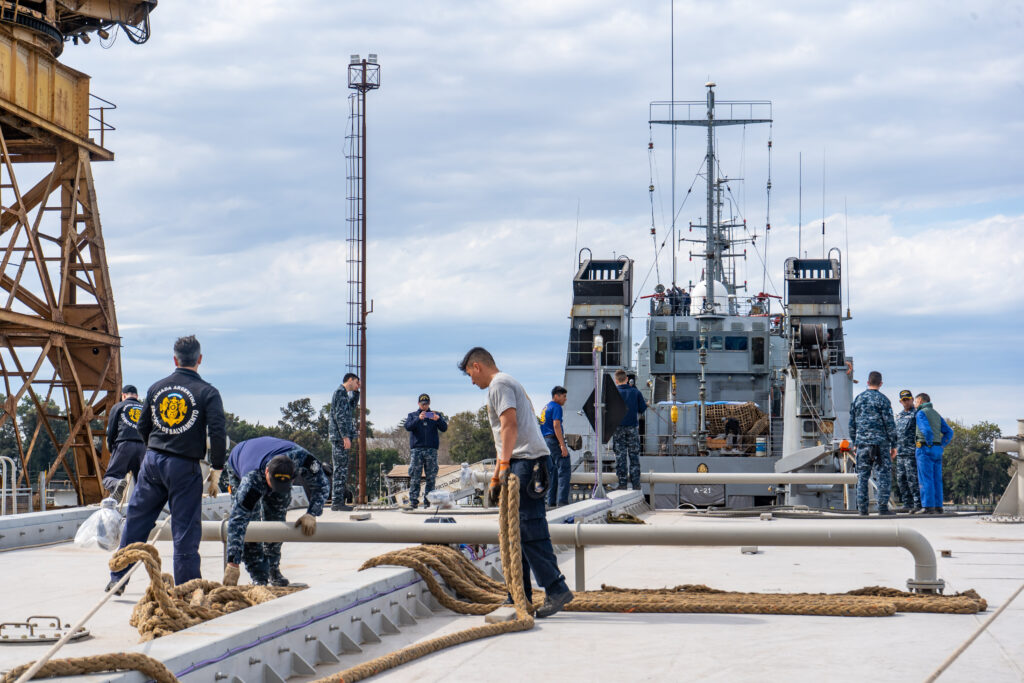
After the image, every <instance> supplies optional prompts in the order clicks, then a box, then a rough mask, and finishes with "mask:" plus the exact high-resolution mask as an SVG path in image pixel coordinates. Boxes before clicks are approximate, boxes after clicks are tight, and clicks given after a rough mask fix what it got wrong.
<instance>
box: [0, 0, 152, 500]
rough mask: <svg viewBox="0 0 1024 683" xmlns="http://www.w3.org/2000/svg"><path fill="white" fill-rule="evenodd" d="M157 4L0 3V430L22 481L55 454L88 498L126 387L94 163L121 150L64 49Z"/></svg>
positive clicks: (138, 20)
mask: <svg viewBox="0 0 1024 683" xmlns="http://www.w3.org/2000/svg"><path fill="white" fill-rule="evenodd" d="M156 4H157V2H156V0H38V1H36V2H30V1H27V0H0V296H2V301H0V375H2V377H3V385H2V386H0V393H2V395H3V396H2V405H0V408H2V412H0V429H6V431H5V432H4V433H5V434H6V435H8V438H9V440H11V441H14V442H15V443H14V445H15V447H16V450H17V458H18V460H20V465H21V467H20V475H19V479H18V485H19V486H32V483H33V482H31V481H29V471H30V466H33V467H34V468H35V469H40V468H41V466H42V464H43V463H40V462H38V461H39V460H40V458H41V456H40V454H41V453H47V459H48V458H49V456H50V455H54V454H56V455H55V458H54V459H53V461H52V462H50V463H46V470H45V471H46V480H47V481H49V480H50V479H51V478H52V477H53V476H54V475H55V474H56V473H57V472H58V471H63V472H64V473H66V474H67V477H68V479H69V480H70V481H71V482H72V484H73V486H74V488H75V490H76V491H77V493H78V499H79V502H80V503H82V504H84V503H89V502H95V501H97V500H99V499H100V498H101V497H102V496H103V495H104V490H103V486H102V483H101V481H102V475H103V471H104V467H105V465H106V463H107V461H108V459H109V453H108V452H107V450H106V444H105V439H103V438H102V435H103V430H104V428H105V424H106V419H107V415H108V412H109V410H110V408H111V407H112V406H113V404H114V403H115V402H116V401H117V400H119V398H120V394H119V390H120V384H121V358H120V346H121V344H120V337H119V336H118V330H117V317H116V315H115V313H114V296H113V292H112V291H111V286H110V274H109V272H108V269H107V258H106V253H105V250H104V246H103V233H102V230H101V228H100V212H99V206H98V203H97V198H96V187H95V185H94V182H93V174H92V163H93V162H94V161H111V160H113V158H114V155H113V153H112V152H111V151H109V150H107V149H106V148H104V147H103V132H104V129H109V124H107V123H106V121H105V120H104V116H103V112H104V110H105V109H106V108H107V107H106V105H108V104H109V103H105V101H103V100H98V98H95V96H93V95H92V94H91V93H90V90H89V76H87V75H86V74H83V73H81V72H79V71H76V70H74V69H71V68H69V67H67V66H66V65H64V64H62V63H61V62H60V61H58V57H59V56H60V54H61V52H62V51H63V49H64V47H65V46H66V45H67V44H68V43H69V42H70V43H73V44H76V45H77V44H78V43H79V42H83V43H88V42H90V41H91V40H92V39H95V38H98V39H100V40H103V39H108V38H110V36H111V34H112V33H114V32H117V31H122V32H123V33H125V34H126V35H127V37H128V39H129V40H131V41H132V42H135V43H143V42H145V41H146V40H147V39H148V38H149V15H150V12H151V11H152V10H153V9H154V8H155V7H156ZM93 102H98V103H99V106H94V104H93ZM104 103H105V104H104ZM97 138H98V139H99V141H98V142H97ZM20 405H24V406H25V408H26V409H27V410H24V411H23V412H21V413H19V406H20ZM29 415H33V417H32V419H31V422H32V423H34V424H29V423H28V416H29ZM23 418H25V419H23ZM5 425H6V427H5ZM51 445H52V447H51Z"/></svg>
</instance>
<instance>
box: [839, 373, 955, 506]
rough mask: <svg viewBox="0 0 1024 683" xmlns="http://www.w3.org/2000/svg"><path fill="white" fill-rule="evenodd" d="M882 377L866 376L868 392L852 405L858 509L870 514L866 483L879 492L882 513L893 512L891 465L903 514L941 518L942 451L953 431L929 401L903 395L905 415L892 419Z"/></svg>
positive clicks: (925, 396)
mask: <svg viewBox="0 0 1024 683" xmlns="http://www.w3.org/2000/svg"><path fill="white" fill-rule="evenodd" d="M881 387H882V373H880V372H878V371H872V372H870V373H868V388H867V390H866V391H864V392H862V393H861V394H859V395H858V396H857V398H855V399H854V401H853V404H852V405H851V406H850V443H852V444H853V450H854V453H855V454H856V457H857V509H858V511H859V513H860V514H861V516H867V515H868V482H869V481H871V480H874V481H875V483H876V486H877V488H878V496H877V501H878V514H879V515H894V514H896V511H894V510H891V509H890V508H889V498H890V495H891V487H892V484H891V481H892V466H893V464H895V466H896V486H897V493H898V498H899V500H900V503H901V506H902V507H901V508H900V510H899V511H900V512H910V513H914V514H942V497H943V496H942V451H943V449H945V447H946V446H947V445H949V442H950V441H952V440H953V430H952V429H951V428H950V427H949V425H948V424H946V421H945V420H944V419H943V418H942V416H941V415H939V413H938V412H937V411H936V410H935V408H934V407H933V406H932V402H931V397H930V396H929V395H928V394H926V393H924V392H921V393H919V394H917V396H914V395H913V393H912V392H911V391H910V390H909V389H904V390H902V391H900V404H901V405H902V407H903V411H902V412H901V413H900V414H899V415H897V416H896V417H895V418H894V417H893V412H892V404H891V403H890V402H889V399H888V398H887V397H886V396H885V395H884V394H883V393H882V392H881V391H879V390H880V389H881Z"/></svg>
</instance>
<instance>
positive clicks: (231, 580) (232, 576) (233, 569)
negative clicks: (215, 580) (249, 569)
mask: <svg viewBox="0 0 1024 683" xmlns="http://www.w3.org/2000/svg"><path fill="white" fill-rule="evenodd" d="M241 573H242V572H241V570H239V568H238V565H237V564H230V563H229V564H228V566H226V567H224V580H223V581H221V583H223V584H224V585H225V586H237V585H238V576H239V575H240V574H241Z"/></svg>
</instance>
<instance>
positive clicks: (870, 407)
mask: <svg viewBox="0 0 1024 683" xmlns="http://www.w3.org/2000/svg"><path fill="white" fill-rule="evenodd" d="M881 388H882V373H880V372H878V371H876V370H872V371H871V372H870V373H868V388H867V391H864V392H862V393H861V394H859V395H858V396H857V398H855V399H854V400H853V404H852V405H851V406H850V442H851V443H853V445H854V446H853V448H854V452H855V453H856V454H857V508H858V509H859V510H860V514H861V516H867V514H868V479H870V478H871V470H872V469H873V470H875V473H876V475H877V477H878V514H880V515H892V514H895V513H894V512H892V511H890V510H889V492H890V489H891V488H892V461H891V458H893V457H895V456H896V422H895V421H894V420H893V419H892V404H891V403H889V399H888V398H886V397H885V395H884V394H883V393H882V392H881V391H879V389H881Z"/></svg>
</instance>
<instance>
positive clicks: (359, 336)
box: [345, 54, 380, 503]
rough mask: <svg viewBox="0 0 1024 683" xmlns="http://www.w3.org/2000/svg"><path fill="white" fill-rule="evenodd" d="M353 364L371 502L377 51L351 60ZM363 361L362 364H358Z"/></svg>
mask: <svg viewBox="0 0 1024 683" xmlns="http://www.w3.org/2000/svg"><path fill="white" fill-rule="evenodd" d="M348 87H349V88H350V89H352V90H354V91H355V92H353V93H352V94H351V95H349V132H348V135H347V136H346V138H345V139H346V142H347V146H348V152H347V153H346V155H345V157H346V159H347V161H348V192H347V194H346V197H347V199H348V226H349V230H348V232H349V236H348V293H349V296H348V367H349V371H350V372H354V373H356V374H357V375H359V378H360V379H361V380H362V382H363V389H362V391H361V392H359V502H360V503H365V502H366V316H367V315H368V314H369V313H370V312H371V310H372V308H373V306H372V302H371V305H370V307H369V308H368V307H367V304H366V93H367V92H369V91H370V90H376V89H377V88H379V87H380V65H378V64H377V55H375V54H370V55H367V57H366V59H360V58H359V55H352V58H351V59H350V60H349V65H348ZM357 363H358V365H357Z"/></svg>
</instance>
